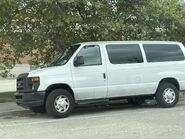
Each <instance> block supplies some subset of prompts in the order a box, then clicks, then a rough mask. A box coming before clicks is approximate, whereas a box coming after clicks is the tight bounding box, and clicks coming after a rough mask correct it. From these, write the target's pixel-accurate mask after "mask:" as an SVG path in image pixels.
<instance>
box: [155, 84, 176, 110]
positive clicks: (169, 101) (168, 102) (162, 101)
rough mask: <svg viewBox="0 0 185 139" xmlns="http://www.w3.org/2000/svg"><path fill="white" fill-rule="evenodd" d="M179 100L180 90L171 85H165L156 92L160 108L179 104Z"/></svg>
mask: <svg viewBox="0 0 185 139" xmlns="http://www.w3.org/2000/svg"><path fill="white" fill-rule="evenodd" d="M178 99H179V90H178V89H177V87H176V86H175V85H173V84H171V83H163V84H161V85H160V86H159V88H158V89H157V92H156V101H157V103H158V104H159V106H160V107H163V108H169V107H173V106H175V105H176V104H177V102H178Z"/></svg>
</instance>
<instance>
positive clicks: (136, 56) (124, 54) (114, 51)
mask: <svg viewBox="0 0 185 139" xmlns="http://www.w3.org/2000/svg"><path fill="white" fill-rule="evenodd" d="M106 49H107V53H108V56H109V60H110V62H111V63H112V64H129V63H142V62H143V57H142V53H141V50H140V47H139V45H138V44H111V45H107V46H106Z"/></svg>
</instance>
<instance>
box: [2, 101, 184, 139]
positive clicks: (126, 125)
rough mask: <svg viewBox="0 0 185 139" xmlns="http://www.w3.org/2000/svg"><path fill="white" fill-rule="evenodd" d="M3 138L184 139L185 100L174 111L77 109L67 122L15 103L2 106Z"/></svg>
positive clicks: (154, 108)
mask: <svg viewBox="0 0 185 139" xmlns="http://www.w3.org/2000/svg"><path fill="white" fill-rule="evenodd" d="M0 138H2V139H4V138H5V139H9V138H10V139H35V138H39V139H42V138H43V139H53V138H54V139H55V138H58V139H91V138H92V139H134V138H138V139H142V138H143V139H156V138H158V139H160V138H161V139H169V138H175V139H183V138H185V100H184V99H181V101H180V102H179V103H178V105H177V106H176V107H174V108H168V109H163V108H158V107H157V106H156V105H154V104H148V105H145V106H142V107H133V106H130V105H128V104H121V105H112V106H96V107H87V108H77V109H75V110H74V112H73V113H72V115H71V116H70V117H68V118H65V119H53V118H51V117H48V116H47V114H34V113H32V112H31V111H29V110H26V109H23V108H21V107H18V106H16V105H15V104H14V103H1V104H0Z"/></svg>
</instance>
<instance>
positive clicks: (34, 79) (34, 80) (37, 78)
mask: <svg viewBox="0 0 185 139" xmlns="http://www.w3.org/2000/svg"><path fill="white" fill-rule="evenodd" d="M31 81H32V82H39V81H40V78H39V77H31Z"/></svg>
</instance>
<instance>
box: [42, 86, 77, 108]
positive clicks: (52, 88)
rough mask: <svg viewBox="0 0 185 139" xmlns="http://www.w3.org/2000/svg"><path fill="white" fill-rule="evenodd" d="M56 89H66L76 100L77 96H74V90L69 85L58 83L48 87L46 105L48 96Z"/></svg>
mask: <svg viewBox="0 0 185 139" xmlns="http://www.w3.org/2000/svg"><path fill="white" fill-rule="evenodd" d="M55 89H65V90H67V91H69V92H70V93H71V95H72V97H73V99H74V100H75V95H74V92H73V90H72V88H71V87H70V86H69V85H68V84H62V83H58V84H52V85H50V86H48V87H47V89H46V94H45V97H44V105H45V103H46V99H47V97H48V95H49V94H50V93H51V92H52V91H53V90H55Z"/></svg>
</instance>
